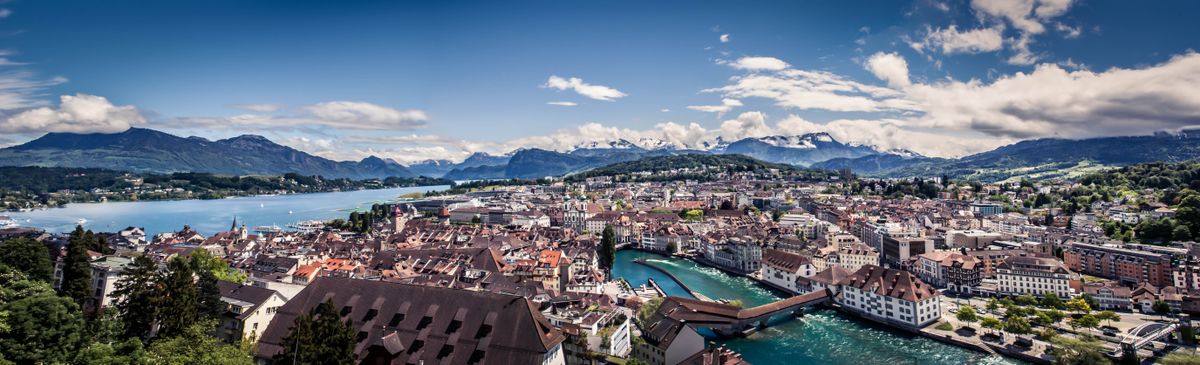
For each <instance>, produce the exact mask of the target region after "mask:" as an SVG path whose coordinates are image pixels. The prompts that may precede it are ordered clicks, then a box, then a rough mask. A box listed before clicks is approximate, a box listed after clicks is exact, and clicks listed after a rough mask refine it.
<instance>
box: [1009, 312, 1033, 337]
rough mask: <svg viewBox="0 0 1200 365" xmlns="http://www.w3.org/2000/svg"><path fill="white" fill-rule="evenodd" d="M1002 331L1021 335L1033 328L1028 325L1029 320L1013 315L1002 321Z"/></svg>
mask: <svg viewBox="0 0 1200 365" xmlns="http://www.w3.org/2000/svg"><path fill="white" fill-rule="evenodd" d="M1004 331H1005V332H1008V333H1012V334H1016V335H1023V334H1026V333H1029V332H1031V331H1033V329H1032V328H1030V327H1029V321H1027V320H1025V318H1024V317H1017V316H1013V317H1008V319H1007V320H1005V321H1004Z"/></svg>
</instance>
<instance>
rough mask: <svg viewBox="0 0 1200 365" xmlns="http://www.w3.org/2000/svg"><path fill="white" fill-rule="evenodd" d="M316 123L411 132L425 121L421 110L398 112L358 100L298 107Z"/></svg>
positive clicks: (426, 118) (425, 117)
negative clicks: (313, 118) (408, 130)
mask: <svg viewBox="0 0 1200 365" xmlns="http://www.w3.org/2000/svg"><path fill="white" fill-rule="evenodd" d="M301 109H302V110H304V111H305V112H308V113H309V114H310V115H311V116H313V117H315V118H316V119H317V120H318V121H320V122H322V123H320V124H323V125H328V126H334V127H342V128H351V129H413V128H417V127H422V126H424V125H425V121H427V120H428V119H429V117H428V116H426V115H425V112H424V111H421V110H399V109H394V108H389V107H386V106H382V105H376V104H371V103H367V102H361V101H327V102H323V103H317V104H313V105H309V106H306V107H303V108H301Z"/></svg>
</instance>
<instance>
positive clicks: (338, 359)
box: [275, 299, 356, 365]
mask: <svg viewBox="0 0 1200 365" xmlns="http://www.w3.org/2000/svg"><path fill="white" fill-rule="evenodd" d="M355 335H356V333H355V331H354V325H353V323H352V322H351V321H350V320H349V319H347V320H346V321H345V322H343V321H342V320H341V316H340V315H339V314H338V312H337V309H336V308H335V307H334V305H333V300H332V299H331V300H328V301H325V302H324V303H321V304H319V305H317V307H316V308H314V309H313V311H312V313H306V314H301V315H300V316H297V317H296V320H295V321H294V322H293V324H292V329H291V332H290V333H288V335H287V336H285V337H284V338H283V339H282V341H281V343H283V344H284V345H283V351H281V352H280V353H279V354H276V355H275V361H276V362H279V363H293V364H321V365H353V364H354V345H355Z"/></svg>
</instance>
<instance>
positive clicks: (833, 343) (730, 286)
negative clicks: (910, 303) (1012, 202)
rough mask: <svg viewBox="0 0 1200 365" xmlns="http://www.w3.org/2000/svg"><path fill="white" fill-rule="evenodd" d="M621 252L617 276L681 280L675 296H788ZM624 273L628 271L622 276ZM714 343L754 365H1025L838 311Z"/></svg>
mask: <svg viewBox="0 0 1200 365" xmlns="http://www.w3.org/2000/svg"><path fill="white" fill-rule="evenodd" d="M618 254H619V256H620V258H621V259H620V260H618V261H625V262H621V263H619V265H618V269H616V270H615V271H614V275H618V276H624V275H640V276H639V277H638V278H633V277H628V276H627V277H626V279H627V280H632V281H634V282H637V281H639V280H640V278H641V277H646V275H648V274H651V273H653V274H655V275H659V277H661V280H660V281H663V282H664V283H665V282H666V280H671V281H670V283H671V284H675V283H674V280H678V281H679V282H680V283H682V284H683V285H673V286H672V287H675V289H674V290H675V293H670V291H671V288H666V289H667V291H668V294H669V295H679V296H686V295H688V293H689V291H690V292H696V293H700V294H703V295H706V296H708V297H716V298H724V299H731V300H732V299H737V300H741V301H743V304H744V305H746V306H756V305H761V304H766V303H770V302H774V301H776V300H779V299H781V298H782V297H785V296H786V295H783V294H782V293H784V292H783V291H779V290H778V288H773V287H770V286H769V285H765V284H766V283H764V282H762V281H759V280H757V279H756V278H753V277H752V276H746V275H735V273H731V272H728V271H725V270H720V269H718V268H714V267H710V266H708V265H703V264H701V263H699V262H697V261H695V260H688V259H685V258H681V257H671V256H664V255H661V254H657V253H652V252H646V251H638V250H624V251H621V252H618ZM639 258H640V259H648V260H650V261H651V263H653V265H652V266H653V268H652V267H650V266H645V265H639V264H636V263H633V260H634V259H639ZM622 270H623V271H625V272H620V273H618V272H617V271H622ZM664 272H665V273H664ZM667 274H670V276H667ZM672 277H674V279H671V278H672ZM656 279H658V277H656ZM664 285H666V284H664ZM683 286H686V287H687V288H688V289H684V288H683ZM713 340H714V341H717V342H718V343H720V344H721V345H724V346H726V347H729V348H731V349H733V350H735V351H738V352H739V353H741V354H743V355H744V356H745V357H746V358H747V360H748V361H750V362H751V363H754V364H791V363H821V364H847V365H860V364H866V363H888V364H962V363H982V364H1019V363H1021V362H1020V361H1016V360H1013V359H1011V358H1006V357H1001V356H996V355H991V353H989V352H986V351H983V350H981V349H979V348H970V347H967V346H963V344H958V343H948V342H945V341H944V339H938V338H931V337H927V336H924V335H922V334H920V333H916V332H912V331H903V330H900V329H898V328H895V327H894V326H889V325H885V324H879V323H877V322H873V321H870V320H868V319H867V318H859V317H857V316H854V315H852V314H850V313H845V312H839V311H838V309H837V308H836V307H829V308H827V309H819V308H818V309H815V310H811V311H810V313H809V314H808V315H806V316H804V317H803V319H800V320H788V321H782V322H780V323H777V324H775V325H773V326H771V327H768V328H767V329H764V330H762V331H760V332H759V333H757V334H754V335H751V336H748V337H745V338H728V339H713Z"/></svg>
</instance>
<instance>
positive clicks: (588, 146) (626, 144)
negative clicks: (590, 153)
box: [570, 138, 642, 151]
mask: <svg viewBox="0 0 1200 365" xmlns="http://www.w3.org/2000/svg"><path fill="white" fill-rule="evenodd" d="M597 149H606V150H632V149H642V147H641V146H639V145H638V144H636V143H633V142H630V141H629V140H626V139H623V138H622V139H618V140H615V141H591V142H584V143H580V144H577V145H575V146H574V147H571V149H570V151H577V150H597Z"/></svg>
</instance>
